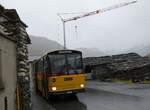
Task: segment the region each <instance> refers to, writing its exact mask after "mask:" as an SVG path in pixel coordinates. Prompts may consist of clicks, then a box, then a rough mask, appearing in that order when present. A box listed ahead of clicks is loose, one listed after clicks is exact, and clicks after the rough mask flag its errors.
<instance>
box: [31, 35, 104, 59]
mask: <svg viewBox="0 0 150 110" xmlns="http://www.w3.org/2000/svg"><path fill="white" fill-rule="evenodd" d="M30 39H31V43H32V44H30V45H29V46H28V51H29V60H30V61H31V60H34V59H37V58H39V57H41V56H43V55H44V54H45V53H48V52H51V51H54V50H59V49H63V46H62V45H61V44H59V43H58V42H56V41H52V40H49V39H47V38H45V37H37V36H32V35H30ZM76 50H79V51H82V53H83V57H98V56H104V55H106V54H104V53H103V52H101V51H99V50H98V49H97V48H78V49H76Z"/></svg>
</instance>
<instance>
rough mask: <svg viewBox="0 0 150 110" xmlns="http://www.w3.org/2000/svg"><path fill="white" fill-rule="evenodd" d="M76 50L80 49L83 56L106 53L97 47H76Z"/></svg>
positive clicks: (95, 55)
mask: <svg viewBox="0 0 150 110" xmlns="http://www.w3.org/2000/svg"><path fill="white" fill-rule="evenodd" d="M77 50H79V51H82V53H83V57H99V56H105V55H106V54H105V53H103V52H101V51H100V50H99V49H97V48H78V49H77Z"/></svg>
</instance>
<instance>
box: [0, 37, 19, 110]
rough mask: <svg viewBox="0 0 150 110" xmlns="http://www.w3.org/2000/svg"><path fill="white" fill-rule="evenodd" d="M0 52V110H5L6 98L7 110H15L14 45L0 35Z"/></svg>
mask: <svg viewBox="0 0 150 110" xmlns="http://www.w3.org/2000/svg"><path fill="white" fill-rule="evenodd" d="M0 50H1V55H0V57H1V60H0V61H1V65H0V66H1V68H0V69H1V71H0V72H1V73H0V75H1V80H2V81H1V82H2V83H3V87H4V88H3V89H0V110H5V101H4V100H5V97H7V105H8V106H7V110H16V107H15V106H16V102H15V99H16V94H15V89H16V44H15V42H13V41H10V40H8V39H6V38H4V37H2V36H1V35H0Z"/></svg>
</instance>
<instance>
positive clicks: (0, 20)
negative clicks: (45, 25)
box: [0, 5, 31, 110]
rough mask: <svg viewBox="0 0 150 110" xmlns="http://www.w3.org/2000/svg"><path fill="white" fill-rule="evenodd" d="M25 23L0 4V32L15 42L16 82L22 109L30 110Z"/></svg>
mask: <svg viewBox="0 0 150 110" xmlns="http://www.w3.org/2000/svg"><path fill="white" fill-rule="evenodd" d="M26 28H27V26H26V24H25V23H23V22H22V21H21V19H20V18H19V15H18V14H17V12H16V10H15V9H5V8H4V7H3V6H1V5H0V34H2V35H3V36H5V37H7V39H10V40H13V41H15V42H16V58H17V65H16V66H17V73H16V76H17V83H18V85H19V88H20V92H21V101H22V102H21V104H22V105H21V108H22V110H30V103H31V102H30V90H29V89H30V87H29V82H30V80H29V69H28V68H27V61H28V49H27V44H30V43H31V41H30V38H29V36H28V34H27V32H26Z"/></svg>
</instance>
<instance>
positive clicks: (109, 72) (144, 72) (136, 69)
mask: <svg viewBox="0 0 150 110" xmlns="http://www.w3.org/2000/svg"><path fill="white" fill-rule="evenodd" d="M83 62H84V66H85V70H87V69H86V68H88V70H89V68H90V69H91V72H93V74H96V75H98V77H101V76H104V75H105V76H107V78H108V77H109V78H116V77H117V78H118V77H120V78H127V79H132V78H135V77H138V78H144V77H146V76H148V77H150V60H149V59H148V58H147V57H142V56H140V55H138V54H136V53H128V54H119V55H112V56H105V57H90V58H85V59H83Z"/></svg>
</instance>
